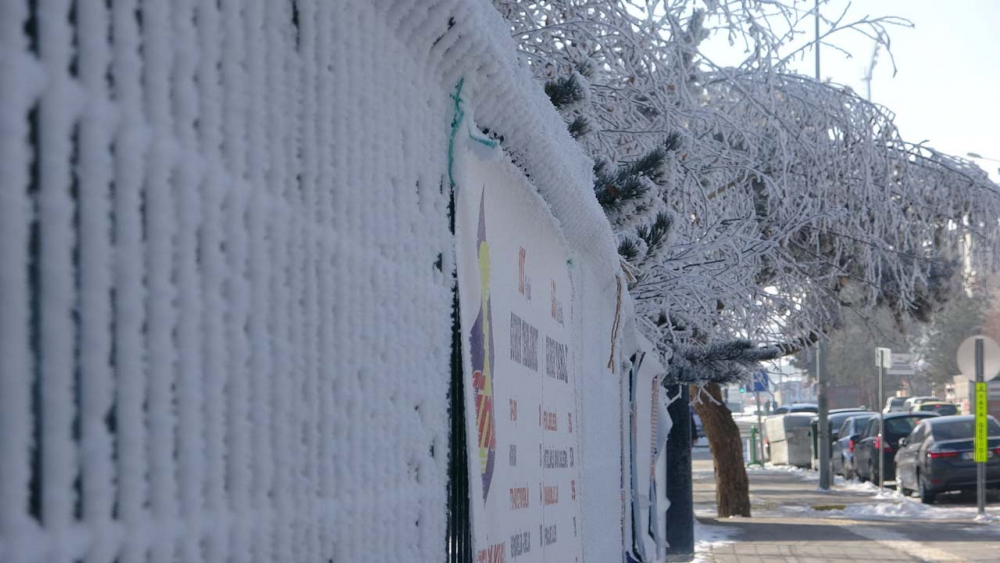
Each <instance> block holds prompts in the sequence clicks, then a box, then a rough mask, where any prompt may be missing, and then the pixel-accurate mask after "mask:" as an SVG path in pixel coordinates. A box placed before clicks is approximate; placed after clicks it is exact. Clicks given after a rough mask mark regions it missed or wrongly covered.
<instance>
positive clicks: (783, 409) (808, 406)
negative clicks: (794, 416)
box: [772, 403, 819, 415]
mask: <svg viewBox="0 0 1000 563" xmlns="http://www.w3.org/2000/svg"><path fill="white" fill-rule="evenodd" d="M793 412H819V406H818V405H817V404H816V403H792V404H791V405H782V406H780V407H778V408H776V409H774V412H773V413H772V414H774V415H779V414H790V413H793Z"/></svg>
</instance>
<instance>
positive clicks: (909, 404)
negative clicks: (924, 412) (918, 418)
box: [903, 396, 941, 412]
mask: <svg viewBox="0 0 1000 563" xmlns="http://www.w3.org/2000/svg"><path fill="white" fill-rule="evenodd" d="M930 402H934V403H940V402H941V399H938V398H937V397H930V396H925V397H910V398H908V399H906V400H905V401H903V412H910V409H911V408H913V405H919V404H920V403H930Z"/></svg>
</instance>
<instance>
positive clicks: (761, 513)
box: [693, 422, 1000, 563]
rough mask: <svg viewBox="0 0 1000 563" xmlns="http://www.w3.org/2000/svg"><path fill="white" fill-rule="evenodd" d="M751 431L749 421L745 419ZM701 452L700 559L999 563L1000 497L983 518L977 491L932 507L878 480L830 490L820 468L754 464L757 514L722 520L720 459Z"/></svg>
mask: <svg viewBox="0 0 1000 563" xmlns="http://www.w3.org/2000/svg"><path fill="white" fill-rule="evenodd" d="M740 426H741V431H748V429H749V422H747V423H742V422H741V423H740ZM705 443H706V441H705V440H704V439H702V440H701V441H700V442H699V444H698V446H696V447H695V449H694V454H693V470H694V502H695V513H696V516H697V519H698V522H699V529H698V535H699V538H698V540H699V541H698V543H699V548H698V559H697V560H698V561H706V562H720V563H722V562H731V563H746V562H764V561H803V562H806V561H808V562H814V561H815V562H820V561H997V560H998V559H1000V555H998V550H1000V502H998V499H997V498H996V497H993V496H991V497H990V499H989V500H991V501H992V502H990V503H989V506H988V507H987V518H986V519H983V520H980V521H977V520H976V519H975V517H976V507H975V496H974V495H952V496H950V497H945V498H942V499H941V500H940V501H939V502H938V503H936V504H934V505H932V506H925V505H922V504H920V502H919V500H918V499H916V498H909V499H904V498H902V497H900V496H898V495H897V494H896V492H895V491H894V490H891V491H890V492H887V493H882V494H879V493H878V490H877V488H876V487H874V486H873V485H871V484H868V483H866V484H861V483H856V482H845V481H843V480H842V479H841V478H839V477H838V478H837V479H836V483H835V485H834V487H833V488H832V489H831V490H830V491H828V492H826V491H820V490H819V489H818V486H817V485H818V481H817V477H816V473H815V472H812V471H807V470H795V469H792V468H782V467H770V466H769V467H768V468H766V469H758V468H752V469H750V470H749V471H748V472H749V476H750V497H751V503H752V511H753V517H752V518H729V519H724V520H719V519H716V518H715V484H714V475H713V468H712V457H711V453H710V451H709V448H707V447H706V446H705Z"/></svg>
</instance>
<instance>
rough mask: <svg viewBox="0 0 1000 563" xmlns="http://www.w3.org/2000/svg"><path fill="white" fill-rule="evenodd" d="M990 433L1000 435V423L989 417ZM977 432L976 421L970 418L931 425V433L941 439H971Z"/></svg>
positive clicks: (936, 438)
mask: <svg viewBox="0 0 1000 563" xmlns="http://www.w3.org/2000/svg"><path fill="white" fill-rule="evenodd" d="M986 423H987V424H988V426H989V435H990V436H994V435H1000V424H997V421H995V420H993V419H987V420H986ZM975 432H976V421H975V420H970V419H959V420H949V421H947V422H945V421H941V422H938V423H937V424H934V425H933V426H931V433H932V434H934V439H935V440H938V441H941V440H962V439H966V440H971V439H972V437H973V435H975Z"/></svg>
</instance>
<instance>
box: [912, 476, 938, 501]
mask: <svg viewBox="0 0 1000 563" xmlns="http://www.w3.org/2000/svg"><path fill="white" fill-rule="evenodd" d="M917 486H918V487H920V502H922V503H924V504H933V503H934V498H935V497H936V496H937V495H936V494H934V493H933V492H932V491H930V490H929V489H928V488H927V483H925V482H924V480H923V479H922V478H921V477H920V472H919V471H918V472H917Z"/></svg>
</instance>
